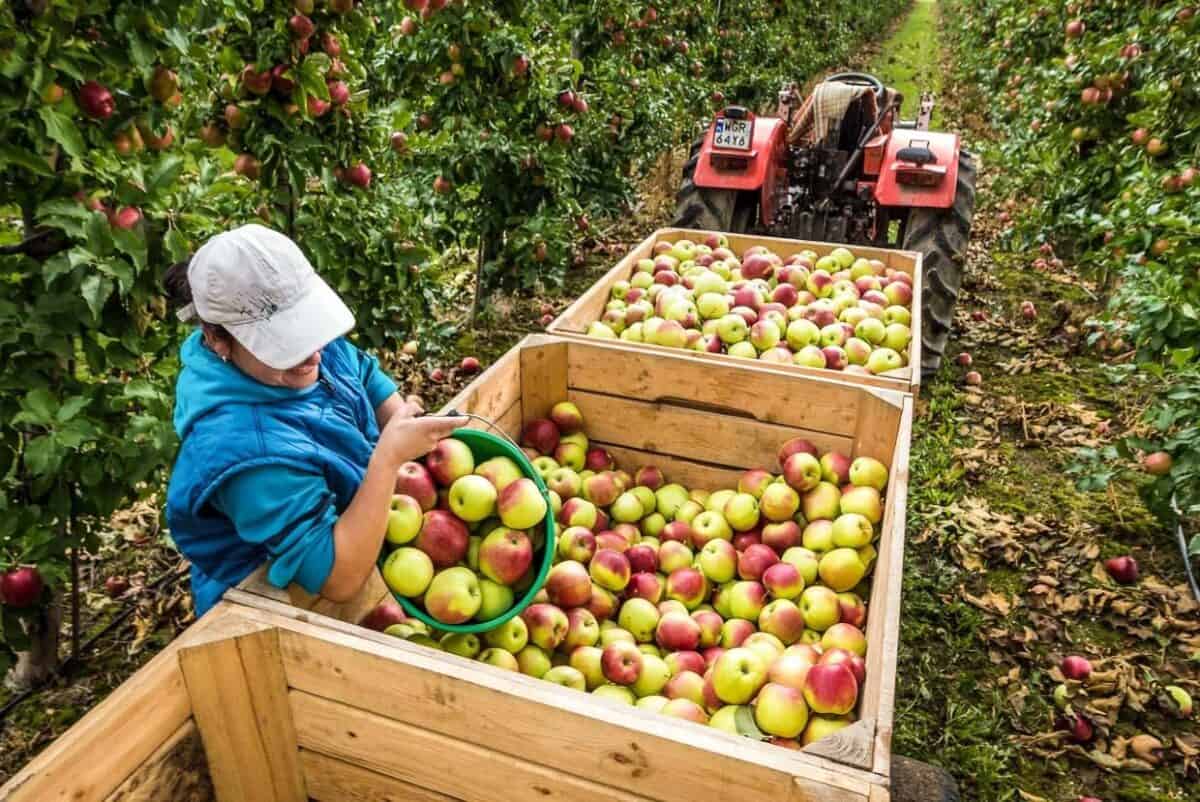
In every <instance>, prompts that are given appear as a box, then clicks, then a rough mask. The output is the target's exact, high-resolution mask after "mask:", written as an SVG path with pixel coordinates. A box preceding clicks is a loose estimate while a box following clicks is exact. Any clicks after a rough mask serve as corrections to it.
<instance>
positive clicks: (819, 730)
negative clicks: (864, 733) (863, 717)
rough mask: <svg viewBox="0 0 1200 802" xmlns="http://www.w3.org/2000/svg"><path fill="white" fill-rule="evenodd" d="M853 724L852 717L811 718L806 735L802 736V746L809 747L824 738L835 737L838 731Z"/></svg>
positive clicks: (805, 730)
mask: <svg viewBox="0 0 1200 802" xmlns="http://www.w3.org/2000/svg"><path fill="white" fill-rule="evenodd" d="M853 723H854V720H853V718H851V717H850V716H841V717H838V718H834V717H831V716H810V717H809V719H808V726H807V727H805V728H804V734H803V735H801V736H800V745H801V746H808V745H809V744H812V743H814V742H816V741H819V740H821V739H822V738H825V737H827V736H830V735H833V734H834V733H835V732H837V731H838V730H841V729H844V728H846V727H849V726H850V725H851V724H853Z"/></svg>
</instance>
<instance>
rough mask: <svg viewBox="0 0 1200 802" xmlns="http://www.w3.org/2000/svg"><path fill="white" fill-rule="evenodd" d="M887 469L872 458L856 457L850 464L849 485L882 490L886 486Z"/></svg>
mask: <svg viewBox="0 0 1200 802" xmlns="http://www.w3.org/2000/svg"><path fill="white" fill-rule="evenodd" d="M887 479H888V470H887V467H886V466H885V465H884V464H883V463H882V462H880V461H879V460H877V459H875V458H873V457H856V458H855V459H854V462H851V463H850V484H852V485H857V486H860V487H863V486H865V487H873V488H875V489H876V490H883V488H884V486H885V485H886V484H887Z"/></svg>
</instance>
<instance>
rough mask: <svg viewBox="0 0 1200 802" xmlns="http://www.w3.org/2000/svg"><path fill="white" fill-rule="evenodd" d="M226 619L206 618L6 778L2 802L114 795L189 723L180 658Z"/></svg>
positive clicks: (219, 612) (218, 613)
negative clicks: (183, 652)
mask: <svg viewBox="0 0 1200 802" xmlns="http://www.w3.org/2000/svg"><path fill="white" fill-rule="evenodd" d="M231 615H232V612H231V608H230V607H229V606H228V605H219V606H217V607H216V608H214V609H213V610H211V611H210V612H209V613H207V614H206V615H204V617H202V618H201V619H200V620H199V621H198V622H196V623H195V624H193V625H192V626H191V627H190V628H189V629H188V630H187V631H186V632H185V633H184V634H182V635H180V636H179V637H178V638H176V640H175V641H174V642H172V643H171V644H169V645H168V646H167V647H166V648H165V649H163V650H162V651H161V652H159V653H158V654H157V655H155V656H154V657H153V658H152V659H151V660H150V662H148V663H147V664H146V665H144V666H142V667H141V668H140V669H139V670H138V671H137V673H135V674H134V675H133V676H132V677H130V678H129V679H127V680H126V681H125V682H123V683H122V684H121V685H120V686H118V687H117V688H116V690H114V691H113V692H112V693H111V694H109V695H108V697H107V698H106V699H105V700H104V701H103V702H101V703H100V704H98V705H97V706H96V707H94V708H92V710H91V711H90V712H89V713H88V714H87V715H85V716H84V717H83V718H82V719H80V720H79V721H78V722H76V723H75V725H74V726H72V727H71V728H70V729H69V730H67V732H66V733H64V734H63V735H62V736H60V737H59V738H58V739H56V740H55V741H54V742H53V743H51V744H50V745H49V746H47V747H46V748H45V749H44V750H42V752H41V753H40V754H38V755H37V756H36V757H35V758H34V759H33V760H31V761H29V763H27V764H25V766H24V767H23V768H21V770H20V771H18V772H17V773H16V774H14V775H13V776H12V777H11V778H9V780H8V782H6V783H5V784H4V785H3V786H2V787H0V802H51V801H52V800H64V801H65V800H70V801H71V802H79V801H80V800H101V799H104V798H106V797H108V796H109V795H110V794H112V793H113V792H114V791H116V790H117V789H118V788H119V787H120V786H121V784H122V783H124V782H125V780H126V779H127V778H129V777H130V776H131V775H132V774H133V773H134V772H135V771H136V770H137V769H138V767H140V766H142V765H143V764H145V762H146V761H147V760H149V759H150V758H151V757H152V756H153V755H154V754H155V753H156V752H157V751H158V750H159V749H160V748H161V747H162V746H163V744H164V743H166V742H167V741H168V740H169V739H170V738H171V737H172V736H174V735H175V734H176V733H177V732H178V730H179V728H180V727H182V726H184V724H186V723H187V721H188V719H189V718H190V717H191V714H192V711H191V702H190V700H189V698H188V694H187V688H186V686H185V684H184V680H183V675H182V674H181V673H180V671H179V651H180V650H181V649H182V648H184V647H185V646H187V645H190V644H194V643H198V642H202V641H203V640H204V639H206V638H208V637H213V636H216V635H220V634H221V633H222V632H224V631H225V629H226V628H227V625H228V624H229V623H230V616H231ZM235 626H236V624H235ZM131 722H134V726H131V725H130V723H131Z"/></svg>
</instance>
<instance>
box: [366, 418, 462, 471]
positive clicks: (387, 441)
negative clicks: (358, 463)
mask: <svg viewBox="0 0 1200 802" xmlns="http://www.w3.org/2000/svg"><path fill="white" fill-rule="evenodd" d="M467 422H468V419H467V418H465V417H463V418H445V417H436V416H435V417H425V418H404V417H401V416H400V415H393V416H392V417H391V418H390V419H389V420H388V422H387V425H386V426H385V427H384V428H383V431H382V432H380V434H379V442H378V443H377V444H376V445H375V455H376V456H381V457H383V458H384V459H386V460H387V461H388V463H389V464H390V465H391V466H392V467H393V468H399V467H400V465H401V464H403V463H405V462H409V461H410V460H414V459H416V458H418V457H422V456H424V455H425V454H428V453H429V452H430V451H431V450H432V449H433V447H434V446H435V445H437V443H438V441H439V440H442V439H444V438H446V437H449V436H450V434H451V433H452V432H453V431H454V430H455V429H458V428H460V427H462V426H465V425H466V424H467Z"/></svg>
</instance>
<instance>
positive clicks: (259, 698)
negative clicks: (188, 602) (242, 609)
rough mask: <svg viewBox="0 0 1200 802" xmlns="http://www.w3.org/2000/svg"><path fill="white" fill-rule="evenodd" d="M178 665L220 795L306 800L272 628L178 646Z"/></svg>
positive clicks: (253, 801)
mask: <svg viewBox="0 0 1200 802" xmlns="http://www.w3.org/2000/svg"><path fill="white" fill-rule="evenodd" d="M179 666H180V669H181V670H182V671H183V676H184V681H185V682H186V683H187V689H188V695H189V696H190V697H191V702H192V710H193V716H194V717H195V719H196V726H197V727H198V728H199V729H200V737H201V739H202V740H203V742H204V751H205V754H207V756H208V764H209V770H210V772H211V774H212V782H213V787H214V788H215V789H216V792H217V799H218V800H219V801H220V802H266V800H271V801H272V802H307V800H308V793H307V791H306V789H305V786H304V776H303V774H302V773H301V771H300V752H299V747H298V746H297V741H296V728H295V725H294V724H293V722H292V714H291V709H290V707H289V706H288V687H287V679H286V678H285V676H284V673H283V660H282V657H281V652H280V649H279V633H278V632H277V631H275V630H263V631H261V632H254V633H251V634H248V635H241V636H239V637H235V638H230V639H227V640H220V641H214V642H212V643H207V644H205V645H203V646H197V647H194V648H190V649H183V650H181V651H180V653H179Z"/></svg>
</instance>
